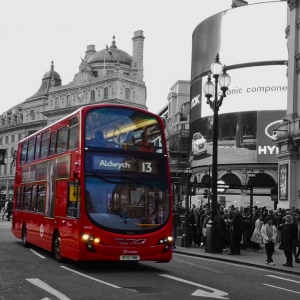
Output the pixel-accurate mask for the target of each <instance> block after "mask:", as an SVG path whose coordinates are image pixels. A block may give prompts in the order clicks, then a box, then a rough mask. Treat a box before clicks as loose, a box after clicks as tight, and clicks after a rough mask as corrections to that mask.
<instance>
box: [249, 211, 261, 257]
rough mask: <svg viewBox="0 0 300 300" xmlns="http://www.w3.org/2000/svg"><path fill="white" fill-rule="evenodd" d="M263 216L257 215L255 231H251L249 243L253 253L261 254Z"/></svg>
mask: <svg viewBox="0 0 300 300" xmlns="http://www.w3.org/2000/svg"><path fill="white" fill-rule="evenodd" d="M263 219H264V216H263V215H259V218H258V219H257V220H256V221H255V229H254V231H253V234H252V237H251V241H252V242H253V249H254V251H255V252H258V253H261V252H262V251H261V250H260V247H259V246H260V244H262V242H263V240H262V236H261V228H262V225H263Z"/></svg>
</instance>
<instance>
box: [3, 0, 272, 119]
mask: <svg viewBox="0 0 300 300" xmlns="http://www.w3.org/2000/svg"><path fill="white" fill-rule="evenodd" d="M260 2H270V1H259V0H252V1H251V0H249V1H248V3H249V4H254V3H260ZM231 4H232V0H186V1H182V0H113V1H103V0H102V1H101V0H84V1H83V0H51V1H45V0H26V1H25V0H9V1H4V0H2V1H0V28H1V29H0V38H1V47H0V66H1V75H0V80H1V81H0V82H1V90H2V93H1V107H0V114H2V113H3V112H5V111H7V110H8V109H10V108H11V107H12V106H14V105H17V104H18V103H21V102H23V101H24V100H25V99H27V98H29V97H30V96H32V95H33V94H35V93H36V92H37V90H38V89H39V87H40V84H41V79H42V77H43V75H44V74H45V73H46V72H47V71H48V70H50V65H51V61H52V60H53V61H54V69H55V70H56V71H57V72H58V73H59V74H60V77H61V79H62V84H63V85H65V84H68V83H69V82H70V81H72V80H73V78H74V75H75V74H76V73H77V72H78V66H79V65H80V63H81V59H80V56H81V57H84V55H85V51H86V47H87V45H91V44H94V45H95V46H96V50H97V51H99V50H101V49H104V48H105V45H106V44H108V45H109V46H110V45H111V41H112V36H113V35H115V37H116V45H117V47H118V48H119V49H121V50H123V51H125V52H127V53H128V54H130V55H132V37H133V33H134V31H137V30H143V31H144V36H145V38H146V39H145V43H144V81H145V83H146V86H147V106H148V108H149V111H151V112H154V113H157V112H158V111H159V110H160V109H161V108H162V107H163V106H164V105H165V104H166V103H167V95H168V93H169V91H170V87H171V86H172V85H173V84H174V83H175V82H176V81H177V80H179V79H182V80H190V73H191V47H192V33H193V30H194V29H195V27H196V26H197V25H198V24H199V23H200V22H201V21H203V20H204V19H206V18H207V17H209V16H211V15H213V14H215V13H219V12H221V11H223V10H227V9H231Z"/></svg>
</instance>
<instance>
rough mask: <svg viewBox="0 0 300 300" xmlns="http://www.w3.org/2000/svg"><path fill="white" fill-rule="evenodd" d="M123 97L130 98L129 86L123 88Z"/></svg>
mask: <svg viewBox="0 0 300 300" xmlns="http://www.w3.org/2000/svg"><path fill="white" fill-rule="evenodd" d="M125 99H126V100H130V89H129V88H126V89H125Z"/></svg>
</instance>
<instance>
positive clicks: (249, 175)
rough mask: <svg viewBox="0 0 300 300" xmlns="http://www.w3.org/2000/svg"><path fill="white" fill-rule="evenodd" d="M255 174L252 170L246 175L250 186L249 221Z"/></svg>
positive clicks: (251, 210)
mask: <svg viewBox="0 0 300 300" xmlns="http://www.w3.org/2000/svg"><path fill="white" fill-rule="evenodd" d="M255 176H256V175H255V173H254V172H253V169H251V170H250V172H249V173H248V178H249V184H250V217H251V221H252V218H253V179H254V178H255Z"/></svg>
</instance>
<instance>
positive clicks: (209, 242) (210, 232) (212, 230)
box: [203, 54, 231, 253]
mask: <svg viewBox="0 0 300 300" xmlns="http://www.w3.org/2000/svg"><path fill="white" fill-rule="evenodd" d="M210 70H211V73H212V76H213V78H214V81H215V83H212V82H211V74H210V73H209V75H208V81H207V82H206V83H205V84H204V87H203V91H204V94H205V97H206V98H207V101H206V103H207V104H209V106H210V108H211V109H212V110H213V112H214V116H213V153H212V154H213V157H212V186H211V188H212V199H211V215H210V217H211V218H210V221H209V226H210V227H209V228H208V229H206V231H207V236H206V248H205V252H210V253H220V252H222V242H221V234H220V230H219V228H218V225H217V221H218V213H217V205H218V202H217V201H218V198H217V187H218V185H217V180H218V131H219V125H218V119H219V115H218V112H219V107H221V105H222V102H223V99H224V98H225V97H226V91H227V90H228V86H229V84H230V81H231V78H230V76H229V75H228V74H227V73H226V67H225V66H223V65H222V64H221V62H220V60H219V54H217V56H216V59H215V61H214V62H213V63H212V64H211V68H210ZM222 72H223V73H222ZM218 83H219V85H220V89H221V91H222V94H221V95H220V97H219V98H218ZM211 98H213V101H212V100H210V99H211Z"/></svg>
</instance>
